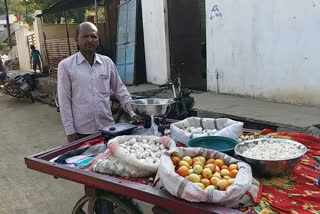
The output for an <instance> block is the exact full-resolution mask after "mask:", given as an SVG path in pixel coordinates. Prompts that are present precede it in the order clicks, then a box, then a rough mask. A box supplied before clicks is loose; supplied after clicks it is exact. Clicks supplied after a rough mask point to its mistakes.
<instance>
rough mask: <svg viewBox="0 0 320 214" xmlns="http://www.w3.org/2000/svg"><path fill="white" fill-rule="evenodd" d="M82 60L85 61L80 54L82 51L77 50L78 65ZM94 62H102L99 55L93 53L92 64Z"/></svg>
mask: <svg viewBox="0 0 320 214" xmlns="http://www.w3.org/2000/svg"><path fill="white" fill-rule="evenodd" d="M84 61H86V58H85V57H84V56H83V55H82V53H81V52H80V51H79V52H78V54H77V64H78V65H80V64H81V63H83V62H84ZM96 62H98V63H99V64H102V59H101V56H100V55H99V54H96V53H95V55H94V62H93V64H95V63H96Z"/></svg>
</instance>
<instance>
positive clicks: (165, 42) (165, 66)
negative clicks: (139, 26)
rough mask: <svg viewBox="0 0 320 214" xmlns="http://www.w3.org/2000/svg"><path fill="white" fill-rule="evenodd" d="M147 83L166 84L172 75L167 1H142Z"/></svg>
mask: <svg viewBox="0 0 320 214" xmlns="http://www.w3.org/2000/svg"><path fill="white" fill-rule="evenodd" d="M141 3H142V18H143V31H144V46H145V58H146V69H147V81H148V82H149V83H153V84H158V85H159V84H164V83H166V82H167V81H168V79H169V75H170V66H169V64H170V63H169V62H170V57H169V34H168V18H167V17H168V16H167V1H166V0H142V1H141Z"/></svg>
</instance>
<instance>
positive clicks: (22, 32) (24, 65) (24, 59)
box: [15, 27, 31, 71]
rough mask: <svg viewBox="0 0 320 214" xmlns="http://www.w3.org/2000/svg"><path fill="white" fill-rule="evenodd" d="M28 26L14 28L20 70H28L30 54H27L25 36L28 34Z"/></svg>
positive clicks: (29, 67)
mask: <svg viewBox="0 0 320 214" xmlns="http://www.w3.org/2000/svg"><path fill="white" fill-rule="evenodd" d="M28 33H29V31H28V28H27V27H21V28H20V29H18V30H16V33H15V34H16V41H17V48H18V56H19V64H20V70H22V71H30V69H31V65H30V56H29V49H28V43H27V36H28Z"/></svg>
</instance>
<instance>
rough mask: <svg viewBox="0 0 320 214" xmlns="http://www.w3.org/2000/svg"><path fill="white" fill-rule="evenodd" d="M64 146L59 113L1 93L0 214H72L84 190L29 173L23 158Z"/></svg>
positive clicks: (70, 184)
mask: <svg viewBox="0 0 320 214" xmlns="http://www.w3.org/2000/svg"><path fill="white" fill-rule="evenodd" d="M64 142H65V134H64V130H63V127H62V125H61V122H60V118H59V114H58V113H57V112H56V109H55V108H53V107H50V106H48V105H46V104H42V103H39V102H36V103H34V104H32V103H30V102H29V101H28V100H23V99H21V100H18V99H15V98H11V97H9V96H7V95H4V94H3V93H2V91H0V170H1V171H0V213H1V214H9V213H10V214H13V213H14V214H38V213H39V214H40V213H41V214H49V213H50V214H57V213H59V214H70V213H71V210H72V207H73V205H74V204H75V202H76V201H77V200H78V199H79V198H80V197H81V196H82V195H83V187H82V186H81V185H79V184H76V183H73V182H70V181H66V180H63V179H54V178H53V177H52V176H49V175H45V174H42V173H39V172H36V171H33V170H30V169H27V167H26V166H25V164H24V157H25V156H28V155H31V154H34V153H37V152H41V151H44V150H47V149H50V148H53V147H56V146H59V145H61V144H63V143H64Z"/></svg>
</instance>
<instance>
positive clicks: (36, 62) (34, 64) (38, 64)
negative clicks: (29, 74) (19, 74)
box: [32, 61, 41, 72]
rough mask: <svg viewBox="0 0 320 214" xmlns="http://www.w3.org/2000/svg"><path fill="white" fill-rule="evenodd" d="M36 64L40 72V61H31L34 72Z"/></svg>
mask: <svg viewBox="0 0 320 214" xmlns="http://www.w3.org/2000/svg"><path fill="white" fill-rule="evenodd" d="M37 66H38V67H39V70H40V72H41V63H40V61H33V66H32V67H33V70H34V72H36V71H37Z"/></svg>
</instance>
